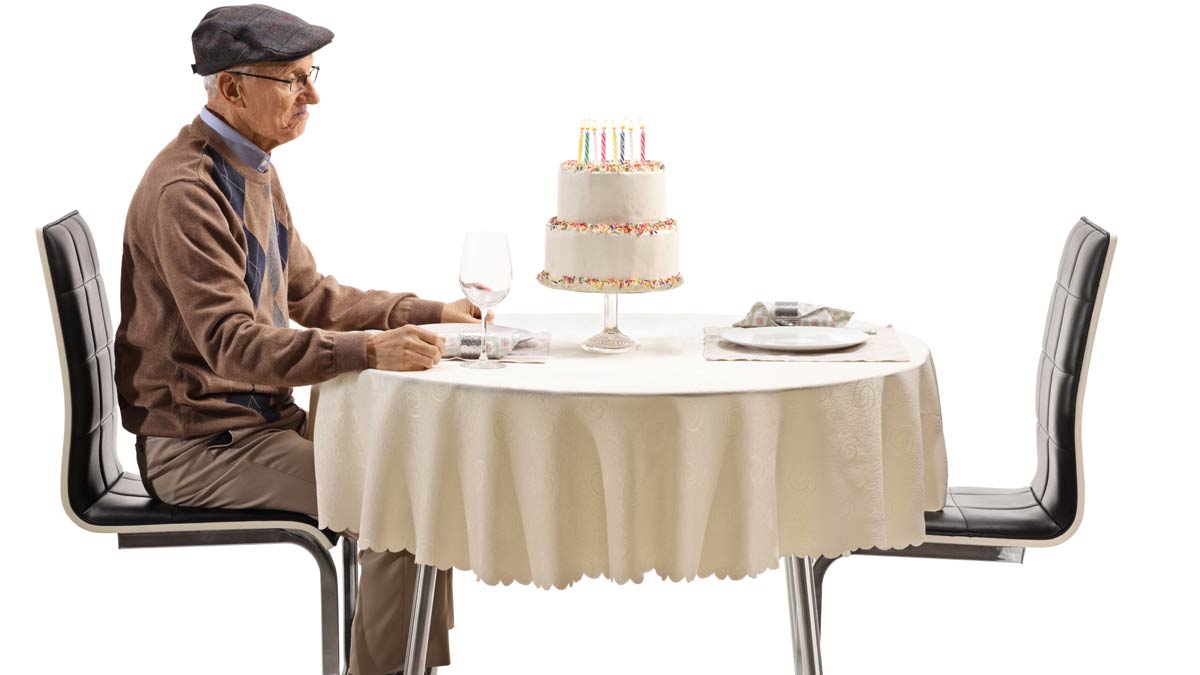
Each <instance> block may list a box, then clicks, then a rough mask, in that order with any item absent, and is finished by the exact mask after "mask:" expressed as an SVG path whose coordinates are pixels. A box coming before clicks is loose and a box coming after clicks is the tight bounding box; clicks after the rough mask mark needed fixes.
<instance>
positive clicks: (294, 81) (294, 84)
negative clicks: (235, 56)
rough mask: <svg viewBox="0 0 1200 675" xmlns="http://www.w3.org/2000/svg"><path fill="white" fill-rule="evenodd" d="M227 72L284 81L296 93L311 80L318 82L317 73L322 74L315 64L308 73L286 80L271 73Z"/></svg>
mask: <svg viewBox="0 0 1200 675" xmlns="http://www.w3.org/2000/svg"><path fill="white" fill-rule="evenodd" d="M225 72H227V73H232V74H234V75H245V76H246V77H257V78H259V79H260V80H271V81H273V82H282V83H284V84H286V85H287V86H288V91H290V92H292V93H293V94H295V93H296V92H299V91H303V90H304V88H305V87H307V86H308V84H309V83H310V82H312V83H313V84H316V82H317V75H318V74H320V72H321V67H320V66H313V67H312V70H310V71H308V74H307V75H293V76H292V77H290V78H288V79H286V80H285V79H283V78H281V77H271V76H270V75H259V74H257V73H247V72H245V71H242V70H227V71H225Z"/></svg>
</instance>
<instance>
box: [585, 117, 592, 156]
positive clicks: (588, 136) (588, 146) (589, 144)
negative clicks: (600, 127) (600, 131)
mask: <svg viewBox="0 0 1200 675" xmlns="http://www.w3.org/2000/svg"><path fill="white" fill-rule="evenodd" d="M591 151H592V133H591V132H590V131H588V130H587V122H586V121H585V122H584V131H583V163H584V164H591V163H592V160H591Z"/></svg>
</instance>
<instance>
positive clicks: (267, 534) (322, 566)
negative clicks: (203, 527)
mask: <svg viewBox="0 0 1200 675" xmlns="http://www.w3.org/2000/svg"><path fill="white" fill-rule="evenodd" d="M235 544H295V545H297V546H299V547H300V548H303V549H304V550H306V551H308V552H309V553H310V554H312V557H313V559H314V560H316V561H317V568H318V569H319V570H320V573H321V673H322V675H339V672H338V616H337V614H338V611H337V601H338V580H337V567H336V566H335V565H334V564H333V556H331V555H330V554H329V551H328V550H327V549H326V548H325V546H324V545H323V544H322V543H321V542H319V541H317V540H316V539H315V538H314V537H311V536H309V535H307V534H304V533H301V532H295V531H292V530H207V531H197V532H136V533H122V534H118V535H117V547H118V548H123V549H125V548H162V547H170V546H227V545H235Z"/></svg>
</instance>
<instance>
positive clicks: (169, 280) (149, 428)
mask: <svg viewBox="0 0 1200 675" xmlns="http://www.w3.org/2000/svg"><path fill="white" fill-rule="evenodd" d="M441 309H442V304H441V303H437V302H430V301H424V300H420V299H418V298H416V296H414V295H413V294H411V293H391V292H387V291H377V290H366V291H364V290H359V289H357V288H353V287H350V286H345V285H342V284H340V283H338V282H337V280H336V279H335V278H334V277H332V276H327V275H323V274H320V273H319V272H317V268H316V262H315V260H314V259H313V256H312V253H311V252H310V251H309V250H308V247H306V246H305V245H304V243H303V242H302V241H301V240H300V237H299V234H298V233H297V231H296V228H295V227H294V225H293V223H292V219H291V214H290V211H289V210H288V208H287V202H286V198H285V196H284V194H283V189H282V187H281V186H280V183H279V179H278V177H277V175H276V173H275V169H274V168H273V167H271V168H269V169H268V170H267V171H266V172H265V173H259V172H258V171H256V170H254V169H253V168H251V167H249V166H246V165H245V164H243V163H242V162H241V161H240V160H238V159H237V157H236V156H235V155H234V154H233V153H232V152H230V151H229V149H228V148H227V147H226V146H225V144H224V142H223V141H222V140H221V138H220V136H218V135H217V134H216V133H215V132H214V131H213V130H212V129H210V128H209V127H208V125H206V124H204V123H203V122H202V121H201V120H200V119H199V118H198V117H197V118H196V119H195V120H194V121H193V122H192V124H190V125H188V126H186V127H184V128H183V129H182V130H181V131H180V133H179V136H178V137H176V138H175V140H173V141H172V142H171V143H169V144H168V145H167V146H166V148H164V149H163V150H162V152H160V153H159V155H158V157H156V158H155V159H154V161H153V162H152V163H151V164H150V167H149V168H148V169H147V171H146V174H145V175H144V176H143V178H142V181H141V183H140V184H139V185H138V188H137V190H136V192H135V193H134V196H133V200H132V201H131V203H130V207H129V213H128V215H127V217H126V222H125V236H124V246H123V254H122V264H121V321H120V325H119V326H118V328H117V334H116V340H115V345H114V346H115V352H116V381H117V397H118V401H119V403H120V406H121V414H122V422H123V425H124V426H125V428H126V429H128V430H129V431H131V432H133V433H135V434H145V435H151V436H171V437H194V436H200V435H204V434H214V433H218V432H221V431H225V430H228V429H236V428H239V427H245V426H252V425H256V424H262V423H263V422H269V421H274V420H276V419H278V418H279V417H280V416H281V414H283V413H285V412H288V411H289V410H290V409H291V408H293V407H294V406H295V403H294V401H293V400H292V396H291V387H293V386H301V385H307V384H314V383H317V382H321V381H323V380H327V379H330V378H332V377H335V376H336V375H338V374H340V373H344V372H348V371H353V370H361V369H364V368H366V367H367V348H366V344H367V337H368V336H367V334H366V333H364V332H362V331H363V330H365V329H371V328H375V329H380V330H386V329H389V328H395V327H397V326H401V325H404V324H405V323H430V322H434V321H437V320H439V318H440V315H441ZM292 320H294V321H296V322H297V323H299V324H301V325H302V326H307V327H308V328H307V329H294V328H292V327H291V321H292Z"/></svg>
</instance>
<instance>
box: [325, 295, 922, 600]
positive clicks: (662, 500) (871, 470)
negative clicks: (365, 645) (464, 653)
mask: <svg viewBox="0 0 1200 675" xmlns="http://www.w3.org/2000/svg"><path fill="white" fill-rule="evenodd" d="M736 319H737V317H732V316H695V315H690V316H684V315H670V316H638V315H629V316H622V317H621V328H622V330H624V331H625V332H626V333H628V334H630V335H631V336H633V337H635V338H637V339H638V340H639V341H640V342H641V343H642V346H641V349H639V350H638V351H637V352H633V353H629V354H622V355H594V354H589V353H586V352H584V351H583V350H582V349H580V347H579V342H580V341H581V340H583V339H584V338H586V337H587V336H588V335H590V334H592V333H595V332H597V331H598V330H599V328H600V327H601V317H600V316H599V315H586V316H580V315H576V316H548V315H524V316H519V315H508V316H503V315H502V316H501V317H500V322H501V323H503V324H505V325H511V326H518V327H521V328H528V329H532V330H548V331H551V332H552V333H553V338H552V346H551V352H550V358H549V361H548V362H547V363H545V364H511V365H509V366H508V367H507V368H505V369H503V370H492V371H478V370H471V369H466V368H462V367H460V364H459V363H457V362H447V363H443V364H441V365H439V366H437V367H435V368H433V369H432V370H429V371H425V372H420V373H391V372H383V371H378V370H368V371H363V372H359V373H349V374H346V375H343V376H341V377H338V378H336V379H334V380H331V381H329V382H326V383H324V384H322V385H321V387H320V399H319V405H318V409H317V413H316V421H315V435H314V441H315V447H316V468H317V499H318V502H317V503H318V512H319V515H320V524H321V526H322V527H328V528H331V529H333V530H337V531H342V530H351V531H354V532H357V533H358V534H359V545H360V546H362V547H369V548H371V549H374V550H385V549H386V550H392V551H398V550H401V549H405V550H409V551H412V552H413V553H414V554H415V555H416V558H417V560H418V561H419V562H422V563H426V564H432V565H436V566H437V567H439V568H442V569H446V568H449V567H456V568H459V569H462V570H471V571H473V572H474V573H475V574H476V575H478V576H479V578H481V579H482V580H483V581H485V582H487V583H489V584H495V583H505V584H507V583H511V582H513V581H517V582H520V583H534V584H537V585H538V586H542V587H550V586H554V587H565V586H567V585H570V584H571V583H572V582H574V581H577V580H579V579H580V578H581V577H582V576H583V575H588V576H593V577H594V576H599V575H605V576H607V577H609V578H611V579H613V580H616V581H618V582H624V581H627V580H633V581H641V579H642V577H643V574H644V573H645V572H648V571H651V570H653V571H655V572H657V573H658V574H659V575H661V576H663V577H665V578H670V579H673V580H680V579H692V578H695V577H697V576H708V575H711V574H716V575H718V576H719V577H722V578H724V577H731V578H740V577H743V576H746V575H755V574H757V573H759V572H762V571H763V570H766V569H769V568H775V567H776V566H777V565H778V561H779V558H780V557H781V556H783V555H811V556H816V555H826V556H836V555H841V554H844V553H846V552H849V551H851V550H855V549H859V548H869V547H879V548H899V547H904V546H910V545H913V544H917V543H920V542H921V541H922V540H923V538H924V532H925V528H924V518H923V512H924V511H927V510H938V509H941V508H942V507H943V506H944V500H945V494H946V454H945V444H944V441H943V439H942V423H941V409H940V407H939V403H938V391H937V380H936V377H935V374H934V369H933V363H932V361H931V359H930V357H929V351H928V349H927V348H926V347H925V345H924V344H922V343H921V342H920V341H918V340H916V339H914V338H912V337H909V336H907V335H903V334H901V339H902V340H903V342H904V345H905V348H906V349H907V350H908V353H909V355H910V358H911V360H910V361H906V362H889V363H770V362H750V361H736V362H718V361H705V360H704V359H703V357H702V356H701V345H702V342H703V329H704V327H705V326H710V325H721V324H724V325H728V324H730V323H732V322H733V321H734V320H736Z"/></svg>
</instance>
